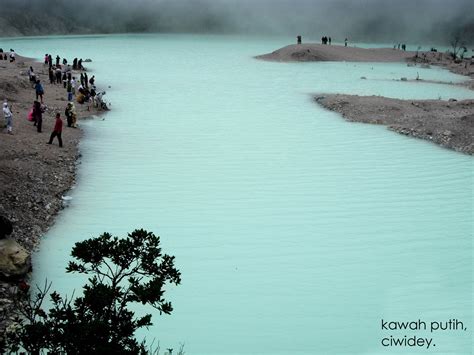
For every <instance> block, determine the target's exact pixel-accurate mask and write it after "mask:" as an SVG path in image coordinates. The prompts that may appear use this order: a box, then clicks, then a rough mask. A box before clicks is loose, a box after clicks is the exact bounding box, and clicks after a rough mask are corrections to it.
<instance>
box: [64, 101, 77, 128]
mask: <svg viewBox="0 0 474 355" xmlns="http://www.w3.org/2000/svg"><path fill="white" fill-rule="evenodd" d="M74 111H75V108H74V104H73V103H72V102H68V104H67V106H66V110H64V115H65V116H66V122H67V126H68V127H72V123H73V122H72V116H73V112H74Z"/></svg>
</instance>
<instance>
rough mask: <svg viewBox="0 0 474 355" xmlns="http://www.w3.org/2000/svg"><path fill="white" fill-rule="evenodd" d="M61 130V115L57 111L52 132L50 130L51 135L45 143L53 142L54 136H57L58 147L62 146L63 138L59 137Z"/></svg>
mask: <svg viewBox="0 0 474 355" xmlns="http://www.w3.org/2000/svg"><path fill="white" fill-rule="evenodd" d="M62 132H63V120H62V119H61V115H60V114H59V113H57V114H56V122H55V123H54V129H53V132H51V136H50V137H49V142H48V143H47V144H53V139H54V137H58V142H59V147H60V148H62V147H63V139H62V138H61V134H62Z"/></svg>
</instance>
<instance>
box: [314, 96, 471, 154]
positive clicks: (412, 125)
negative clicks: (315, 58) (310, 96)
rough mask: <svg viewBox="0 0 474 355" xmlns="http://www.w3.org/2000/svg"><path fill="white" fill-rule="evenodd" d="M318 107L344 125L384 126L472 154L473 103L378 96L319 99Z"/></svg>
mask: <svg viewBox="0 0 474 355" xmlns="http://www.w3.org/2000/svg"><path fill="white" fill-rule="evenodd" d="M315 101H316V102H317V103H318V104H320V105H321V106H323V107H325V108H327V109H329V110H331V111H335V112H338V113H340V114H341V115H342V116H343V117H344V118H345V119H346V120H347V121H352V122H363V123H371V124H379V125H385V126H387V127H388V128H389V129H390V130H392V131H395V132H397V133H400V134H403V135H407V136H412V137H416V138H420V139H425V140H428V141H431V142H433V143H436V144H438V145H440V146H442V147H445V148H449V149H454V150H456V151H458V152H461V153H465V154H471V155H473V154H474V100H463V101H441V100H420V101H414V100H413V101H409V100H396V99H389V98H386V97H380V96H357V95H318V96H317V97H315Z"/></svg>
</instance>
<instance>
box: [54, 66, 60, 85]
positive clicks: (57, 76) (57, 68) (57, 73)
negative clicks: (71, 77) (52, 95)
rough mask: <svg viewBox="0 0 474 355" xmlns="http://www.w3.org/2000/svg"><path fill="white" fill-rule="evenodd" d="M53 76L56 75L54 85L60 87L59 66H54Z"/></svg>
mask: <svg viewBox="0 0 474 355" xmlns="http://www.w3.org/2000/svg"><path fill="white" fill-rule="evenodd" d="M55 74H56V84H59V85H61V68H60V67H59V66H56V69H55Z"/></svg>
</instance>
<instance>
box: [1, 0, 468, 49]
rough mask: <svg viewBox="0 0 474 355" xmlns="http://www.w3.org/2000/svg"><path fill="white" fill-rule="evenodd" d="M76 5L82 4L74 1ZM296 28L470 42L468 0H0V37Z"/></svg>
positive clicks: (292, 31)
mask: <svg viewBox="0 0 474 355" xmlns="http://www.w3.org/2000/svg"><path fill="white" fill-rule="evenodd" d="M78 4H81V6H78ZM123 32H178V33H180V32H191V33H216V34H220V33H223V34H228V33H242V34H248V35H255V34H257V35H288V36H296V35H297V34H301V35H303V36H304V38H309V39H312V40H316V39H318V38H320V37H321V35H323V34H327V35H329V36H332V38H333V40H334V41H338V40H339V41H342V40H343V39H344V38H346V37H347V38H349V39H350V40H351V41H367V42H369V41H370V42H374V41H378V42H387V43H397V42H408V43H410V42H411V43H415V42H417V43H418V42H422V41H425V42H431V43H440V44H443V43H444V44H447V43H448V42H449V40H450V39H451V38H452V36H453V35H454V34H455V33H459V34H461V35H462V37H463V39H464V41H466V42H468V43H471V44H472V43H474V1H471V0H397V1H394V0H352V1H351V0H135V1H130V0H82V1H68V2H66V1H63V0H0V37H6V36H21V35H43V34H72V33H123Z"/></svg>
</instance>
